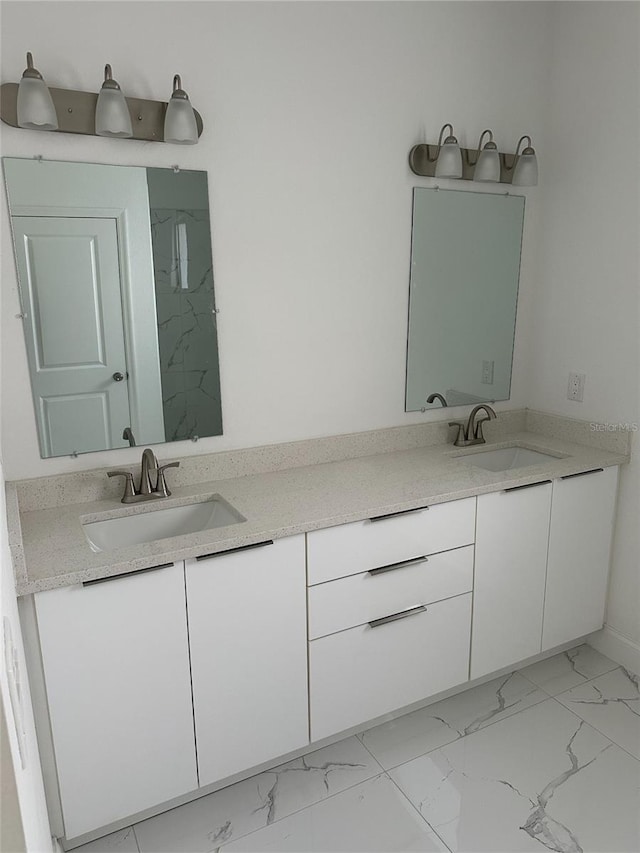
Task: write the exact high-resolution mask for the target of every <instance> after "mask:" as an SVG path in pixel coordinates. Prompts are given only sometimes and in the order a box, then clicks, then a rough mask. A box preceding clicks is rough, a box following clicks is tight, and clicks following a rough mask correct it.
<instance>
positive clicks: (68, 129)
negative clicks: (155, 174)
mask: <svg viewBox="0 0 640 853" xmlns="http://www.w3.org/2000/svg"><path fill="white" fill-rule="evenodd" d="M177 80H178V85H177V86H176V87H175V90H174V93H173V96H172V98H171V103H172V104H174V102H177V101H181V104H180V105H179V106H177V107H175V106H172V108H171V109H170V108H169V105H168V104H167V103H165V102H163V101H148V100H143V99H142V98H129V97H126V98H125V96H124V94H123V93H122V91H121V90H120V87H119V86H118V84H117V83H116V81H115V80H113V78H112V76H111V67H110V66H109V65H107V66H105V80H104V84H103V86H102V89H101V90H100V94H99V95H98V94H96V93H94V92H78V91H76V90H74V89H54V88H48V87H47V85H46V83H45V82H44V80H43V79H42V75H41V74H40V72H39V71H37V70H36V69H35V68H34V67H33V58H32V56H31V54H30V53H28V54H27V68H26V70H25V72H24V74H23V77H22V80H21V81H20V84H19V85H18V84H17V83H3V84H2V86H1V87H0V118H1V119H2V121H3V122H5V124H9V125H11V126H12V127H22V128H26V129H31V130H51V131H58V132H61V133H82V134H85V135H87V136H109V137H119V138H123V139H125V138H130V139H139V140H145V141H148V142H180V143H182V144H185V143H187V144H194V143H196V142H197V141H198V137H199V136H200V135H201V134H202V128H203V124H202V117H201V116H200V114H199V113H198V112H197V111H196V110H194V109H193V107H192V106H191V103H190V101H189V99H188V97H187V95H186V93H185V92H184V91H183V90H182V89H181V88H180V85H179V78H177ZM166 116H169V117H170V121H169V126H168V127H165V117H166ZM178 117H179V118H180V121H178ZM127 119H128V121H127ZM165 129H166V130H168V131H170V134H171V135H170V136H169V137H165ZM178 131H179V132H178ZM174 133H175V136H174Z"/></svg>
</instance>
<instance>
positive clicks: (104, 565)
mask: <svg viewBox="0 0 640 853" xmlns="http://www.w3.org/2000/svg"><path fill="white" fill-rule="evenodd" d="M510 417H511V415H510V414H509V413H506V414H505V415H504V416H501V418H499V419H498V420H499V421H500V420H501V419H502V418H504V420H505V422H508V421H509V419H510ZM518 418H519V419H520V420H519V424H520V427H521V429H520V430H517V429H516V430H515V431H512V432H509V431H506V432H503V433H502V434H498V437H499V439H500V440H496V438H495V435H497V433H495V434H492V435H493V438H492V437H491V436H490V437H489V441H490V442H492V443H489V444H486V445H481V446H478V447H473V448H460V447H454V446H453V445H452V444H449V443H444V442H443V441H442V440H441V439H442V436H443V435H444V436H446V427H445V428H444V429H445V432H444V433H443V432H442V430H443V427H442V426H441V425H434V424H432V425H428V426H427V427H425V428H426V429H427V431H428V429H431V430H432V437H431V439H429V440H428V441H425V443H424V444H422V445H420V446H413V447H411V446H405V449H391V448H390V447H389V446H388V444H389V443H388V442H387V444H386V445H385V441H384V440H382V439H381V440H380V441H379V442H378V450H377V452H376V450H375V448H372V447H371V446H365V445H366V435H374V434H366V435H365V438H364V439H363V443H362V445H361V448H360V453H359V455H356V456H355V457H354V458H344V456H343V458H341V459H339V458H335V456H337V455H338V454H337V453H336V454H335V456H334V461H327V462H325V464H306V465H305V464H304V461H305V460H304V457H303V454H302V452H301V449H303V448H302V445H308V446H309V447H311V446H312V445H313V444H314V443H313V442H304V443H300V445H298V446H292V447H295V448H296V449H295V451H292V459H291V460H290V462H289V467H285V465H284V464H280V465H278V464H276V463H275V462H274V461H273V459H272V460H271V461H269V460H268V459H267V461H263V471H262V472H261V473H258V472H257V468H258V466H257V465H254V473H248V472H246V473H245V475H244V476H228V472H227V475H225V476H226V478H225V479H217V480H212V479H209V481H207V482H197V479H196V477H197V473H198V470H200V473H201V474H202V472H208V471H209V470H211V466H212V465H215V461H216V456H210V457H202V458H201V459H202V462H201V464H200V465H198V460H199V457H190V459H189V460H183V466H182V467H181V468H180V469H179V470H177V471H174V472H172V473H173V476H172V477H171V478H168V479H171V483H170V485H171V489H172V492H173V494H172V496H171V497H169V498H163V499H162V500H155V501H151V500H150V501H143V502H140V503H134V504H131V505H124V504H122V503H121V502H120V501H119V499H118V498H117V497H108V498H106V497H104V496H100V495H104V491H102V492H101V491H100V490H104V489H106V488H109V489H110V490H111V489H112V488H113V484H112V483H109V482H108V481H107V478H106V476H105V472H104V471H101V472H93V473H91V474H89V473H87V474H84V475H64V476H63V477H59V478H51V482H47V481H44V480H43V481H41V482H40V488H39V489H38V487H37V484H35V483H34V481H23V482H21V483H10V484H8V510H9V521H10V535H11V540H12V541H11V544H12V550H13V555H14V562H15V567H16V579H17V585H18V592H19V594H20V596H21V598H20V605H21V616H22V620H23V626H24V632H25V637H26V643H27V647H28V654H29V658H30V680H31V683H32V691H33V694H34V700H35V704H36V714H37V724H38V737H39V743H40V750H41V754H42V760H43V765H44V768H45V776H46V781H47V793H48V802H49V808H50V812H51V819H52V827H53V830H54V832H55V833H56V834H57V835H59V836H61V837H63V838H64V839H65V844H66V846H68V847H73V846H75V845H76V844H78V843H81V842H82V841H85V840H87V839H89V838H91V837H94V836H95V835H98V834H102V833H103V832H105V831H109V830H111V829H115V828H117V827H119V826H126V825H128V824H127V822H130V821H131V820H132V818H133V817H137V818H138V819H139V818H140V817H144V816H148V815H151V814H154V813H157V812H159V811H162V810H163V809H165V808H168V807H170V806H171V805H175V804H176V803H177V802H182V801H184V800H185V799H189V798H193V797H195V796H198V795H201V794H202V793H207V792H208V791H210V790H214V789H215V788H217V787H221V786H222V785H224V784H226V783H228V782H229V781H235V780H236V779H238V778H240V777H242V776H247V775H250V774H251V772H252V771H253V770H254V769H255V768H258V767H260V768H263V767H265V766H267V765H268V764H276V763H278V762H280V760H281V759H282V758H283V757H284V756H289V755H291V754H293V753H295V752H296V751H298V752H303V751H308V749H309V744H310V743H311V744H315V743H318V742H321V741H324V742H326V741H327V739H331V738H334V739H335V738H337V737H338V736H340V735H341V734H342V733H344V732H347V731H354V730H358V729H359V728H364V727H365V726H366V725H368V724H370V722H371V721H372V720H375V719H378V718H380V717H382V716H384V715H387V714H390V713H395V712H397V711H398V710H399V709H402V708H406V707H407V706H415V705H416V704H418V703H423V704H424V703H425V702H427V701H428V700H429V699H430V697H433V696H435V695H436V694H440V693H442V692H443V691H448V690H452V689H463V688H464V687H465V686H466V685H467V684H468V682H469V681H470V680H474V679H481V678H484V677H486V676H489V675H490V674H492V673H495V672H497V671H500V670H505V668H509V667H511V666H514V665H515V664H518V663H520V662H521V661H523V660H526V659H529V658H532V657H535V656H538V655H541V654H543V653H545V652H550V651H551V650H553V649H555V648H557V647H558V646H561V645H563V644H565V643H569V642H571V641H573V640H576V639H577V638H580V637H583V636H584V635H586V634H588V633H590V632H592V631H595V630H598V629H599V628H600V627H602V624H603V619H604V608H605V600H606V588H607V576H608V567H609V551H610V545H611V537H612V529H613V519H614V510H615V501H616V491H617V474H618V467H617V466H619V465H620V464H622V463H624V462H626V461H627V458H628V457H627V455H626V454H625V452H624V450H622V451H621V452H617V451H618V450H620V448H615V449H611V448H609V449H607V448H606V447H604V446H602V445H601V446H587V445H586V444H577V443H575V442H570V441H566V440H564V439H560V438H554V437H552V436H551V435H550V434H547V435H545V434H542V433H535V432H531V431H527V427H526V425H525V419H526V415H525V413H521V415H518V414H516V415H514V416H513V417H511V420H512V422H513V425H514V426H516V427H517V426H518V423H517V421H518ZM402 429H404V430H405V431H406V432H405V433H403V435H406V436H409V435H410V432H411V430H412V429H413V428H401V429H399V430H396V431H393V430H390V431H381V435H382V433H383V432H385V433H388V434H391V433H395V435H396V438H397V435H399V434H401V433H402ZM436 433H437V435H436ZM565 434H566V433H565ZM425 435H426V433H425ZM434 436H435V437H434ZM414 439H415V436H414ZM345 440H346V439H345ZM327 441H328V440H327ZM410 443H411V442H407V445H410ZM397 446H398V445H397V442H396V447H397ZM367 451H369V452H368V453H367ZM384 451H386V452H384ZM269 452H270V451H269V449H268V448H267V449H265V454H266V457H268V456H269ZM219 456H220V458H222V457H223V456H225V454H219ZM293 456H295V458H296V461H292V460H293ZM309 458H310V459H311V460H313V461H317V459H313V454H312V453H311V456H310V457H309ZM254 461H255V460H254ZM293 466H297V467H293ZM269 468H271V470H268V469H269ZM274 468H279V470H273V469H274ZM264 469H267V470H264ZM54 480H55V481H56V482H55V483H54V482H53V481H54ZM189 480H190V482H189ZM103 482H107V486H104V485H103ZM174 484H175V485H174ZM92 493H93V495H94V496H95V497H96V498H98V499H95V500H88V498H89V497H90V496H91V494H92ZM109 493H110V494H113V492H112V491H110V492H109ZM74 496H75V502H74Z"/></svg>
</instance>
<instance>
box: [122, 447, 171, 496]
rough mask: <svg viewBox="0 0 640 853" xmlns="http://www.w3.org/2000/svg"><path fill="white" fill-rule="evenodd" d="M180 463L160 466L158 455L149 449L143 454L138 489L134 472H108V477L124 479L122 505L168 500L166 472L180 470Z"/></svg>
mask: <svg viewBox="0 0 640 853" xmlns="http://www.w3.org/2000/svg"><path fill="white" fill-rule="evenodd" d="M179 466H180V463H179V462H167V464H166V465H158V460H157V459H156V455H155V453H154V452H153V450H151V448H150V447H147V448H146V449H145V450H144V451H143V453H142V467H141V468H140V484H139V486H138V488H136V485H135V483H134V481H133V472H132V471H107V477H124V478H125V483H124V494H123V496H122V500H121V503H123V504H132V503H139V502H140V501H148V500H155V499H157V498H168V497H169V496H170V495H171V492H170V491H169V489H168V488H167V482H166V480H165V475H164V472H165V471H166V469H167V468H178V467H179ZM152 474H155V475H156V480H155V484H152Z"/></svg>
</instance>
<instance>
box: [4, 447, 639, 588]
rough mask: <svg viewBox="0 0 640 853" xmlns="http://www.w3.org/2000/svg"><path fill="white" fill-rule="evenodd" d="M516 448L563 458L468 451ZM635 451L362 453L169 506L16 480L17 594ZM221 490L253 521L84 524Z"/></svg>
mask: <svg viewBox="0 0 640 853" xmlns="http://www.w3.org/2000/svg"><path fill="white" fill-rule="evenodd" d="M515 444H517V445H520V446H525V447H528V448H530V449H532V450H539V451H541V452H543V453H550V454H556V455H557V456H558V457H561V458H557V459H554V460H553V461H552V462H548V463H543V464H540V465H531V466H527V467H524V468H519V469H514V470H512V471H502V472H491V471H485V470H484V469H482V468H479V467H476V466H473V465H470V464H469V463H468V462H467V461H464V460H462V459H460V458H456V457H459V456H460V455H461V454H469V453H477V452H482V451H486V450H493V449H499V448H503V447H512V446H514V445H515ZM628 461H629V457H628V456H627V455H623V454H621V453H614V452H611V451H609V450H603V449H599V448H598V447H588V446H585V445H580V444H574V443H571V442H568V441H564V440H560V439H555V438H549V437H547V436H543V435H540V434H537V433H531V432H519V433H515V434H512V435H510V436H509V438H508V440H505V441H500V442H496V443H493V444H489V443H487V444H485V445H483V446H481V447H470V448H456V447H453V445H451V444H442V445H437V446H426V447H419V448H415V449H410V450H401V451H395V452H390V453H381V454H377V455H371V456H363V457H360V458H356V459H348V460H342V461H338V462H327V463H324V464H319V465H310V466H307V467H297V468H291V469H288V470H280V471H274V472H270V473H261V474H254V475H247V476H242V477H237V478H234V479H225V480H214V481H210V482H205V483H197V484H192V485H184V486H180V487H178V488H176V489H175V490H174V492H173V495H172V497H170V498H167V499H166V500H162V502H158V503H156V502H150V503H140V504H129V505H124V504H122V503H120V502H119V501H116V500H112V499H109V500H100V501H95V502H93V503H82V504H66V505H63V506H58V507H53V508H48V509H38V510H31V511H28V512H22V513H20V511H19V506H18V498H17V490H16V488H15V485H14V484H12V483H8V484H7V515H8V520H9V542H10V546H11V550H12V554H13V559H14V566H15V571H16V586H17V592H18V595H27V594H30V593H34V592H40V591H43V590H48V589H55V588H57V587H62V586H69V585H72V584H79V583H81V582H83V581H88V580H95V579H98V578H104V577H109V576H111V575H117V574H121V573H127V572H131V571H135V570H137V569H142V568H147V567H150V566H155V565H159V564H161V563H169V562H174V561H176V560H183V559H189V558H193V557H197V556H201V555H203V554H212V553H216V552H219V551H225V550H228V549H231V548H238V547H241V546H244V545H252V544H255V543H258V542H262V541H264V540H267V539H277V538H280V537H283V536H290V535H293V534H296V533H303V532H307V531H310V530H318V529H320V528H323V527H332V526H334V525H337V524H345V523H347V522H352V521H360V520H362V519H366V518H369V517H372V516H376V515H384V514H387V513H393V512H399V511H402V510H407V509H414V508H416V507H421V506H426V505H428V504H435V503H444V502H446V501H452V500H457V499H460V498H465V497H471V496H474V495H481V494H485V493H487V492H495V491H499V490H501V489H503V488H510V487H513V486H521V485H526V484H529V483H535V482H537V481H539V480H549V479H555V478H558V477H562V476H565V475H567V474H575V473H579V472H581V471H587V470H590V469H592V468H604V467H609V466H611V465H620V464H623V463H625V462H628ZM213 495H220V496H222V497H223V498H224V499H225V500H226V501H228V502H229V503H230V504H231V505H232V506H233V507H234V508H235V509H236V510H237V511H238V512H240V513H241V514H242V515H243V516H244V517H245V518H246V519H247V520H246V521H245V522H240V523H238V524H234V525H229V526H226V527H220V528H215V529H212V530H205V531H201V532H198V533H191V534H188V535H184V536H176V537H172V538H169V539H161V540H157V541H154V542H151V543H147V544H144V545H136V546H129V547H124V548H117V549H114V550H110V551H101V552H97V553H96V552H94V551H92V550H91V548H90V547H89V544H88V542H87V540H86V538H85V535H84V532H83V530H82V523H83V522H87V521H96V520H102V519H106V518H113V517H116V516H121V515H133V514H137V513H144V512H153V511H154V510H155V509H160V508H165V507H170V506H179V505H184V504H189V503H193V502H195V501H201V500H206V499H208V498H210V497H211V496H213Z"/></svg>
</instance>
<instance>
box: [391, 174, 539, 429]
mask: <svg viewBox="0 0 640 853" xmlns="http://www.w3.org/2000/svg"><path fill="white" fill-rule="evenodd" d="M524 201H525V200H524V198H523V197H521V196H513V195H509V194H507V195H505V194H504V193H501V194H497V193H477V192H463V191H457V190H452V191H451V190H441V189H435V188H434V189H431V188H426V187H416V188H415V189H414V191H413V230H412V240H411V276H410V285H409V334H408V344H407V384H406V404H405V410H406V411H407V412H416V411H420V410H424V409H426V408H431V407H432V406H439V405H443V402H442V400H440V399H438V398H436V399H435V400H434V401H433V402H432V403H428V402H427V399H428V398H429V397H430V396H431V395H433V394H439V395H441V396H442V398H443V399H444V400H445V401H446V404H447V405H448V406H462V405H467V404H471V405H472V404H475V403H481V402H489V401H496V400H508V399H509V396H510V389H511V367H512V361H513V341H514V333H515V322H516V304H517V301H518V281H519V275H520V250H521V245H522V228H523V223H524Z"/></svg>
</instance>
